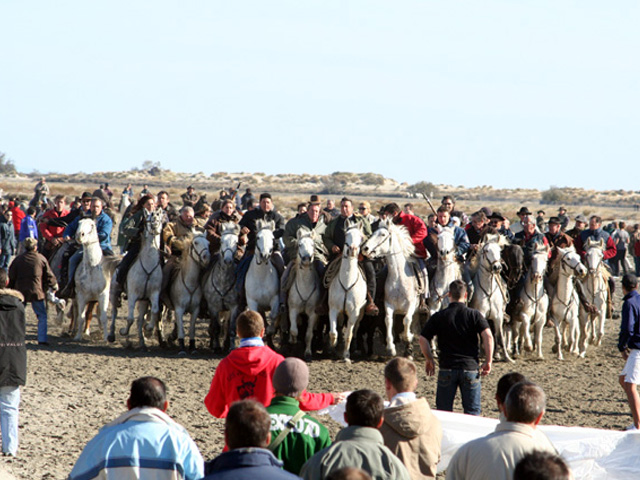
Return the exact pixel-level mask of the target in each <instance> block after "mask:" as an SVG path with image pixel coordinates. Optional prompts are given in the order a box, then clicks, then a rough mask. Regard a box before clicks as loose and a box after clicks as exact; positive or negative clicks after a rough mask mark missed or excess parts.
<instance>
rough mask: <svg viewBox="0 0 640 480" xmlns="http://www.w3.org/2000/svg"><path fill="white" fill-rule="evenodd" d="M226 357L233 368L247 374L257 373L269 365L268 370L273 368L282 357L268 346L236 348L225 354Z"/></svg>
mask: <svg viewBox="0 0 640 480" xmlns="http://www.w3.org/2000/svg"><path fill="white" fill-rule="evenodd" d="M227 359H228V361H229V363H230V364H231V365H232V366H233V368H234V369H237V370H239V371H241V372H242V373H244V374H247V375H257V374H258V373H260V372H262V371H265V369H267V367H268V366H270V365H272V366H273V368H271V369H268V371H273V370H275V367H276V366H278V364H280V362H281V361H282V360H283V357H282V356H281V355H279V354H277V353H276V352H274V351H273V350H271V349H270V348H269V347H267V346H264V347H240V348H236V349H235V350H234V351H233V352H231V353H230V354H229V355H227Z"/></svg>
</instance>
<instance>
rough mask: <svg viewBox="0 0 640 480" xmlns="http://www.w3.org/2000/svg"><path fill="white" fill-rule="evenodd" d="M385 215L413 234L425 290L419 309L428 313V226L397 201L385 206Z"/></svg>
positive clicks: (419, 279)
mask: <svg viewBox="0 0 640 480" xmlns="http://www.w3.org/2000/svg"><path fill="white" fill-rule="evenodd" d="M384 215H385V216H386V217H392V218H393V223H395V224H396V225H404V226H405V227H406V229H407V230H408V231H409V235H411V241H412V242H413V246H414V247H415V255H416V257H417V259H418V266H419V268H420V271H419V272H416V273H417V274H418V273H419V275H416V278H417V279H418V281H419V282H420V283H421V284H422V287H423V288H422V290H423V292H422V293H421V294H420V305H419V306H418V311H419V312H420V313H428V312H429V308H428V307H427V303H426V295H427V293H428V292H427V289H426V288H424V287H425V286H426V282H427V266H426V263H425V260H426V259H427V258H428V255H429V254H428V253H427V250H426V248H425V247H424V244H423V243H422V242H423V240H424V239H425V238H426V236H427V226H426V225H425V224H424V222H423V221H422V219H421V218H420V217H418V216H416V215H411V214H408V213H405V212H403V211H401V210H400V206H399V205H398V204H397V203H389V204H387V205H386V206H385V207H384Z"/></svg>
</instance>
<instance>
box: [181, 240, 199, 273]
mask: <svg viewBox="0 0 640 480" xmlns="http://www.w3.org/2000/svg"><path fill="white" fill-rule="evenodd" d="M197 237H204V235H203V234H202V233H198V234H196V235H193V236H190V237H187V238H185V239H184V243H183V245H184V246H183V248H182V252H181V253H180V258H178V268H182V267H185V266H186V264H187V262H188V261H189V255H190V251H191V244H193V241H194V240H195V239H196V238H197Z"/></svg>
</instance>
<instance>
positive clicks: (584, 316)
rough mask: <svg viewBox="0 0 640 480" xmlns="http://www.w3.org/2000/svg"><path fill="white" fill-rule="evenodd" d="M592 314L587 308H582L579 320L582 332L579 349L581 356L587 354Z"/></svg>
mask: <svg viewBox="0 0 640 480" xmlns="http://www.w3.org/2000/svg"><path fill="white" fill-rule="evenodd" d="M590 317H591V315H590V314H589V312H587V311H586V310H584V309H582V308H580V314H579V321H580V334H579V337H578V338H579V341H578V351H579V355H580V357H581V358H584V357H585V356H586V355H587V343H588V341H589V323H590V322H591V318H590Z"/></svg>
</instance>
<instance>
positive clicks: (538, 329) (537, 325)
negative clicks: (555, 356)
mask: <svg viewBox="0 0 640 480" xmlns="http://www.w3.org/2000/svg"><path fill="white" fill-rule="evenodd" d="M533 321H534V323H533V328H534V341H535V350H536V355H537V357H538V359H540V360H542V359H543V358H544V355H543V354H542V331H543V330H544V324H545V321H546V318H545V316H544V314H541V313H540V312H538V316H537V317H536V318H534V319H533Z"/></svg>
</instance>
